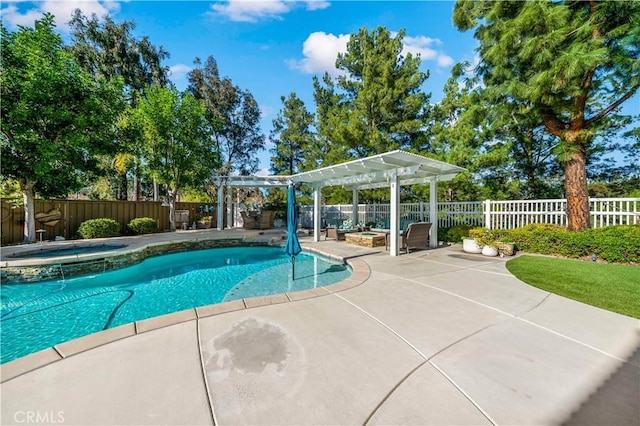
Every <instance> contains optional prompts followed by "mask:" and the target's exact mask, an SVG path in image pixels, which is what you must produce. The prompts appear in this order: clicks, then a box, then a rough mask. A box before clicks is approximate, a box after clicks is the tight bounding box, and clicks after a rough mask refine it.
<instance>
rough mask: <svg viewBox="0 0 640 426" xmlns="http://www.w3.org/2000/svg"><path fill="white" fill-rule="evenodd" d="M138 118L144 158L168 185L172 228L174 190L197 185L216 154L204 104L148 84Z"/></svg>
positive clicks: (214, 162)
mask: <svg viewBox="0 0 640 426" xmlns="http://www.w3.org/2000/svg"><path fill="white" fill-rule="evenodd" d="M137 111H138V119H139V120H140V123H141V126H142V128H143V129H144V130H143V132H144V138H145V141H146V147H145V157H146V160H147V162H148V164H149V168H150V169H151V170H152V171H153V172H154V173H155V174H156V176H157V177H158V181H159V182H160V183H161V184H164V185H166V186H167V188H168V199H169V209H170V216H169V217H170V222H171V230H172V231H173V230H175V229H176V228H175V203H176V199H177V196H178V192H179V191H180V190H181V189H183V188H185V187H189V186H195V187H197V186H199V185H201V184H202V182H203V181H204V179H205V178H206V177H207V175H208V173H209V170H210V169H211V168H216V167H218V166H219V156H218V153H217V151H215V149H212V146H211V145H212V144H211V128H210V125H209V123H208V122H207V119H206V115H205V106H204V104H203V103H202V102H200V101H198V100H197V99H195V98H194V97H193V96H192V95H191V94H188V93H184V94H182V95H180V94H179V93H178V91H177V90H176V89H175V88H173V87H171V88H164V87H160V86H151V87H149V88H148V90H147V92H146V97H145V98H143V99H142V100H141V101H140V105H139V107H138V110H137Z"/></svg>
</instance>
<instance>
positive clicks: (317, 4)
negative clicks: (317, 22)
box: [307, 0, 331, 10]
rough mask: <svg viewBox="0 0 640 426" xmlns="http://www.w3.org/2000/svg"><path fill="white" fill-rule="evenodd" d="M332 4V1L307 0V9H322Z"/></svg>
mask: <svg viewBox="0 0 640 426" xmlns="http://www.w3.org/2000/svg"><path fill="white" fill-rule="evenodd" d="M329 6H331V3H329V2H328V1H324V0H307V10H320V9H326V8H328V7H329Z"/></svg>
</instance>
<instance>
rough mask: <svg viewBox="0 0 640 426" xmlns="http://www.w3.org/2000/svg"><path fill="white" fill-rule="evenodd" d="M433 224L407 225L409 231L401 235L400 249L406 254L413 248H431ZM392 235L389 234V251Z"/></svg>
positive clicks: (387, 240) (387, 241) (415, 223)
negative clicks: (430, 236)
mask: <svg viewBox="0 0 640 426" xmlns="http://www.w3.org/2000/svg"><path fill="white" fill-rule="evenodd" d="M430 230H431V223H429V222H414V223H410V224H409V225H407V229H406V230H405V231H404V232H403V233H402V234H400V240H399V247H400V249H401V250H402V249H404V250H405V252H406V253H409V250H410V249H412V248H429V231H430ZM390 238H391V234H390V233H388V234H387V238H386V247H385V249H389V243H390Z"/></svg>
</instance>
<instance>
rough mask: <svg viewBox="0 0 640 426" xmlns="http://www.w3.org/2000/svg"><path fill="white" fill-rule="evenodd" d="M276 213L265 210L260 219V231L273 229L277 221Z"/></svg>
mask: <svg viewBox="0 0 640 426" xmlns="http://www.w3.org/2000/svg"><path fill="white" fill-rule="evenodd" d="M275 216H276V212H274V211H272V210H263V211H262V212H261V213H260V218H259V219H258V227H259V228H260V229H270V228H273V223H274V221H275V218H276V217H275Z"/></svg>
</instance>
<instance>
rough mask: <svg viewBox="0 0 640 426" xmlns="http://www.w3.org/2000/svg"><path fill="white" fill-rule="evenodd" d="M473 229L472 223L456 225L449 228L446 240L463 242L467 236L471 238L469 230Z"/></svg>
mask: <svg viewBox="0 0 640 426" xmlns="http://www.w3.org/2000/svg"><path fill="white" fill-rule="evenodd" d="M471 229H473V226H470V225H455V226H452V227H451V228H448V229H447V230H446V233H445V238H443V240H444V241H449V242H452V243H461V242H462V240H464V239H465V238H469V231H470V230H471Z"/></svg>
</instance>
